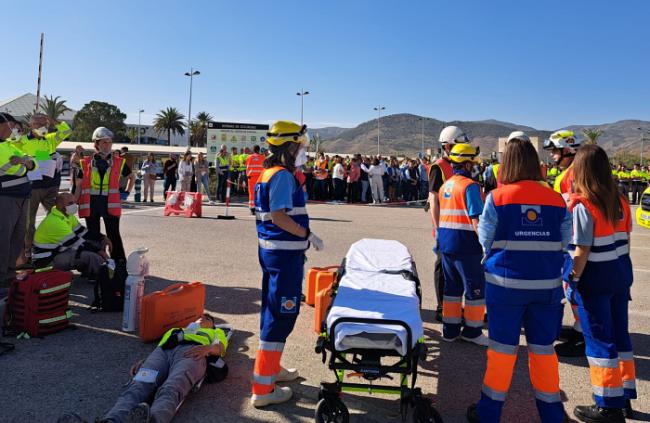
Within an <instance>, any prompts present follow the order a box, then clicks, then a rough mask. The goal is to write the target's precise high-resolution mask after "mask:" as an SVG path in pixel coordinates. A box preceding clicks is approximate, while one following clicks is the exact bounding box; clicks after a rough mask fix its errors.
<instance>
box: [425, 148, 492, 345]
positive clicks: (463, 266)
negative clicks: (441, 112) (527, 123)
mask: <svg viewBox="0 0 650 423" xmlns="http://www.w3.org/2000/svg"><path fill="white" fill-rule="evenodd" d="M478 153H479V150H478V148H477V147H474V146H472V145H470V144H456V145H454V147H453V148H452V149H451V151H450V152H449V159H450V160H451V162H452V163H453V165H452V166H453V176H452V177H451V178H449V179H448V180H447V182H445V184H444V185H443V186H442V189H441V191H440V193H438V201H439V204H440V210H439V221H438V222H439V223H438V231H437V234H436V238H437V240H438V254H440V255H441V256H442V257H441V258H442V269H443V271H444V273H445V290H444V296H443V301H442V337H443V340H445V341H447V342H453V341H455V340H456V339H458V338H459V337H460V338H461V339H462V340H464V341H467V342H472V343H475V344H477V345H481V346H486V345H487V338H486V337H485V335H483V319H484V316H485V295H484V290H485V273H484V272H483V266H482V265H481V259H482V257H483V250H482V249H481V245H480V244H479V242H478V235H477V227H478V222H479V216H480V215H481V213H482V212H483V198H482V196H481V188H480V187H479V185H478V184H477V183H476V182H475V181H474V180H472V178H471V172H472V168H473V166H474V163H475V159H476V157H477V156H478ZM463 297H465V308H464V310H463ZM463 321H464V323H463Z"/></svg>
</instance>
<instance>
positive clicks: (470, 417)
mask: <svg viewBox="0 0 650 423" xmlns="http://www.w3.org/2000/svg"><path fill="white" fill-rule="evenodd" d="M465 416H466V417H467V421H468V422H469V423H481V419H480V417H479V416H478V411H476V404H472V405H470V406H469V407H467V414H466V415H465Z"/></svg>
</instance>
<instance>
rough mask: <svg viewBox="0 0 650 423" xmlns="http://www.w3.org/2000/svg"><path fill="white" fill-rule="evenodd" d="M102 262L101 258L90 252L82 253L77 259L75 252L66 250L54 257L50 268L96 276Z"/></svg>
mask: <svg viewBox="0 0 650 423" xmlns="http://www.w3.org/2000/svg"><path fill="white" fill-rule="evenodd" d="M104 261H105V260H104V258H103V257H102V256H100V255H99V254H97V253H93V252H91V251H82V252H81V254H80V255H79V258H77V251H76V250H68V251H64V252H62V253H58V254H57V255H56V256H54V260H52V266H54V268H55V269H59V270H65V271H68V270H73V269H74V270H78V271H80V272H81V273H84V274H87V275H98V274H99V270H100V269H101V267H102V264H104Z"/></svg>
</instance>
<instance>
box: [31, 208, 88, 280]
mask: <svg viewBox="0 0 650 423" xmlns="http://www.w3.org/2000/svg"><path fill="white" fill-rule="evenodd" d="M86 232H88V231H87V230H86V228H84V227H83V226H82V225H81V224H80V223H79V220H77V217H76V216H74V215H70V216H66V215H65V214H63V213H62V212H61V211H59V209H57V208H56V207H52V210H51V211H50V213H48V215H47V216H46V217H45V219H43V221H42V222H41V224H40V225H38V228H36V232H35V233H34V251H33V254H32V259H34V261H35V264H36V267H37V268H42V267H46V266H49V265H50V263H51V261H52V259H53V258H54V256H55V255H56V254H57V253H60V252H63V251H66V250H69V249H73V250H74V249H77V248H78V247H80V246H81V245H82V244H83V243H84V239H83V236H84V235H85V234H86Z"/></svg>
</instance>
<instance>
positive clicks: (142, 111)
mask: <svg viewBox="0 0 650 423" xmlns="http://www.w3.org/2000/svg"><path fill="white" fill-rule="evenodd" d="M142 113H144V109H140V110H138V144H140V133H141V132H142V127H141V126H140V117H141V116H142Z"/></svg>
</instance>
